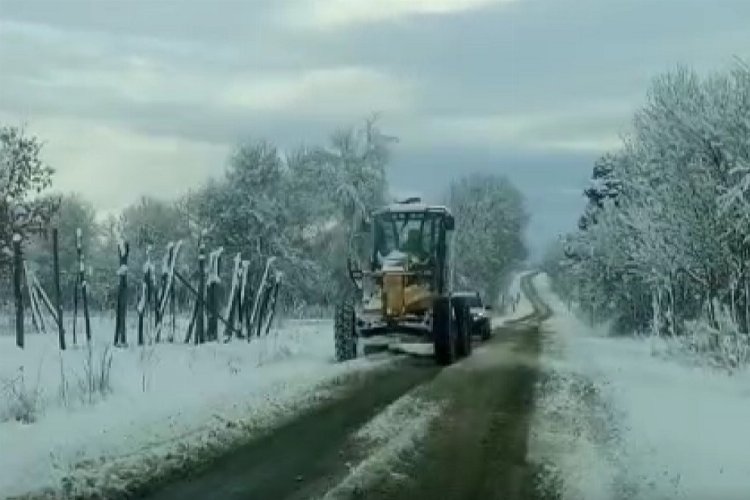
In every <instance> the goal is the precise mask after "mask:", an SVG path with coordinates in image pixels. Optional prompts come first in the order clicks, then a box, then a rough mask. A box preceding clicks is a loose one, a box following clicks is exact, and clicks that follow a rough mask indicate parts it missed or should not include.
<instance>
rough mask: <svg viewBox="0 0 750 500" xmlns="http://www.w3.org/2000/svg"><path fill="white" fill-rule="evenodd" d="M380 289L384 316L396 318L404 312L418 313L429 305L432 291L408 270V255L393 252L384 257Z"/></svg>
mask: <svg viewBox="0 0 750 500" xmlns="http://www.w3.org/2000/svg"><path fill="white" fill-rule="evenodd" d="M382 269H383V271H382V272H383V274H382V290H381V294H380V297H381V301H382V304H381V307H382V313H383V315H384V316H385V317H386V318H389V319H397V318H400V317H402V316H404V315H405V314H410V313H418V312H420V311H424V310H426V309H428V308H429V307H430V304H431V301H432V293H431V292H430V290H429V288H428V286H427V285H426V284H424V283H420V282H419V281H420V280H419V279H418V277H417V276H416V275H415V274H414V273H412V272H410V270H409V263H408V257H407V255H406V254H403V253H401V252H393V253H392V254H390V255H388V257H387V258H385V259H384V262H383V268H382Z"/></svg>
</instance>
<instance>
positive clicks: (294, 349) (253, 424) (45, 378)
mask: <svg viewBox="0 0 750 500" xmlns="http://www.w3.org/2000/svg"><path fill="white" fill-rule="evenodd" d="M107 331H113V330H111V329H109V330H107ZM331 331H332V325H331V324H330V322H328V321H299V322H288V323H287V324H286V326H285V327H284V328H282V329H281V330H280V331H279V332H278V334H272V335H271V336H270V337H266V338H262V339H253V341H252V342H251V343H247V342H244V341H234V342H232V343H229V344H216V343H209V344H204V345H201V346H193V345H185V344H182V343H175V344H158V345H151V346H145V347H138V346H130V347H128V348H124V349H112V348H111V347H109V344H108V342H106V341H104V340H103V339H94V340H95V341H94V343H93V344H94V345H93V348H92V349H91V350H88V349H86V348H84V347H77V348H70V349H68V350H67V351H65V352H64V353H62V354H61V353H60V352H59V351H58V350H57V346H56V337H55V336H54V335H30V336H28V337H27V347H26V349H24V350H20V349H17V348H16V347H15V346H14V345H13V338H12V337H10V336H3V337H0V390H3V394H2V399H0V416H3V415H5V417H6V418H5V419H3V420H2V421H0V492H2V493H1V494H0V496H14V495H22V494H25V493H28V492H38V491H39V490H40V489H42V488H48V489H50V493H51V492H52V491H56V492H61V491H62V492H64V493H65V494H73V493H91V492H95V491H101V489H102V488H106V489H107V490H108V491H116V490H117V489H118V488H122V489H124V488H126V487H128V483H129V482H131V481H132V480H133V479H134V478H136V477H138V476H139V475H143V474H144V473H145V472H148V473H149V474H154V473H155V472H158V471H154V470H152V469H153V468H154V467H156V468H158V467H162V468H164V469H165V470H167V469H170V468H171V469H174V468H175V467H179V466H180V464H181V463H182V462H183V461H184V460H187V459H192V458H194V457H191V455H193V454H195V452H196V451H198V450H201V449H206V448H211V447H215V446H227V445H229V444H231V441H232V440H235V439H241V438H247V436H248V434H251V433H252V431H253V430H257V429H258V428H262V427H267V426H270V425H273V423H274V421H276V420H278V419H280V418H283V417H284V416H286V415H288V414H289V413H290V412H293V411H294V409H295V408H299V407H303V406H305V405H307V404H310V403H311V402H313V401H314V400H315V399H316V398H319V397H321V396H322V394H321V390H316V388H320V386H321V384H325V383H327V382H332V381H335V380H336V379H337V378H338V377H339V376H342V375H345V374H347V373H349V372H352V371H356V370H362V369H369V368H373V367H377V366H380V364H382V363H383V362H386V361H378V360H372V359H368V360H357V361H354V362H351V363H344V364H336V363H333V362H332V353H333V336H332V335H331V333H330V332H331ZM108 353H109V354H108ZM110 355H111V361H108V360H109V359H110V358H108V356H110ZM102 360H104V361H103V362H102ZM109 363H111V368H110V374H109V375H108V376H106V375H105V376H104V377H102V376H101V373H102V367H104V370H105V372H106V367H107V365H108V364H109ZM87 366H89V367H91V369H89V368H87ZM92 375H93V376H92ZM21 378H22V379H23V382H22V383H21ZM104 378H107V379H108V381H109V383H107V381H106V380H105V381H104V382H103V383H102V384H99V383H98V380H99V379H104ZM92 380H93V382H94V383H93V385H92V383H91V381H92ZM91 387H93V388H94V389H93V390H91ZM100 387H101V391H100V390H99V388H100ZM18 405H21V407H22V408H23V405H30V406H31V407H33V408H31V409H29V410H28V411H27V413H29V412H30V418H29V419H28V420H34V421H33V422H31V423H23V422H20V421H16V420H14V419H13V418H12V417H13V416H14V415H19V414H20V413H23V412H19V408H18V407H17V406H18ZM150 469H151V470H150Z"/></svg>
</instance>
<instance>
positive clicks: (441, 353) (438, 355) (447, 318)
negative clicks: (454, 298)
mask: <svg viewBox="0 0 750 500" xmlns="http://www.w3.org/2000/svg"><path fill="white" fill-rule="evenodd" d="M451 312H452V311H451V301H450V299H449V298H448V297H438V298H436V299H435V301H434V302H433V304H432V341H433V343H434V345H435V361H436V362H437V363H438V364H439V365H442V366H447V365H450V364H452V363H453V362H454V361H455V360H456V338H455V328H454V326H455V325H454V324H453V318H452V314H451Z"/></svg>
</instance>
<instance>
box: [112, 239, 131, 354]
mask: <svg viewBox="0 0 750 500" xmlns="http://www.w3.org/2000/svg"><path fill="white" fill-rule="evenodd" d="M117 251H118V253H119V255H120V267H119V269H117V275H118V276H119V277H120V283H119V286H118V288H117V316H116V320H115V346H126V345H127V343H128V338H127V332H126V329H127V323H126V319H127V318H126V316H127V312H128V255H129V254H130V244H129V243H128V242H127V241H120V242H119V244H118V245H117Z"/></svg>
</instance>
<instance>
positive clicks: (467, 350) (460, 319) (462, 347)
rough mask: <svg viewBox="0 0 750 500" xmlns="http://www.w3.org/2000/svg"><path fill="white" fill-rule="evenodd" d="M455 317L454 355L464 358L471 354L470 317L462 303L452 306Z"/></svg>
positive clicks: (467, 309)
mask: <svg viewBox="0 0 750 500" xmlns="http://www.w3.org/2000/svg"><path fill="white" fill-rule="evenodd" d="M453 307H454V314H455V315H456V354H457V355H458V357H459V358H465V357H467V356H469V355H470V354H471V316H470V314H469V308H468V307H467V305H466V303H465V302H464V301H457V302H456V303H455V304H454V306H453Z"/></svg>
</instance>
